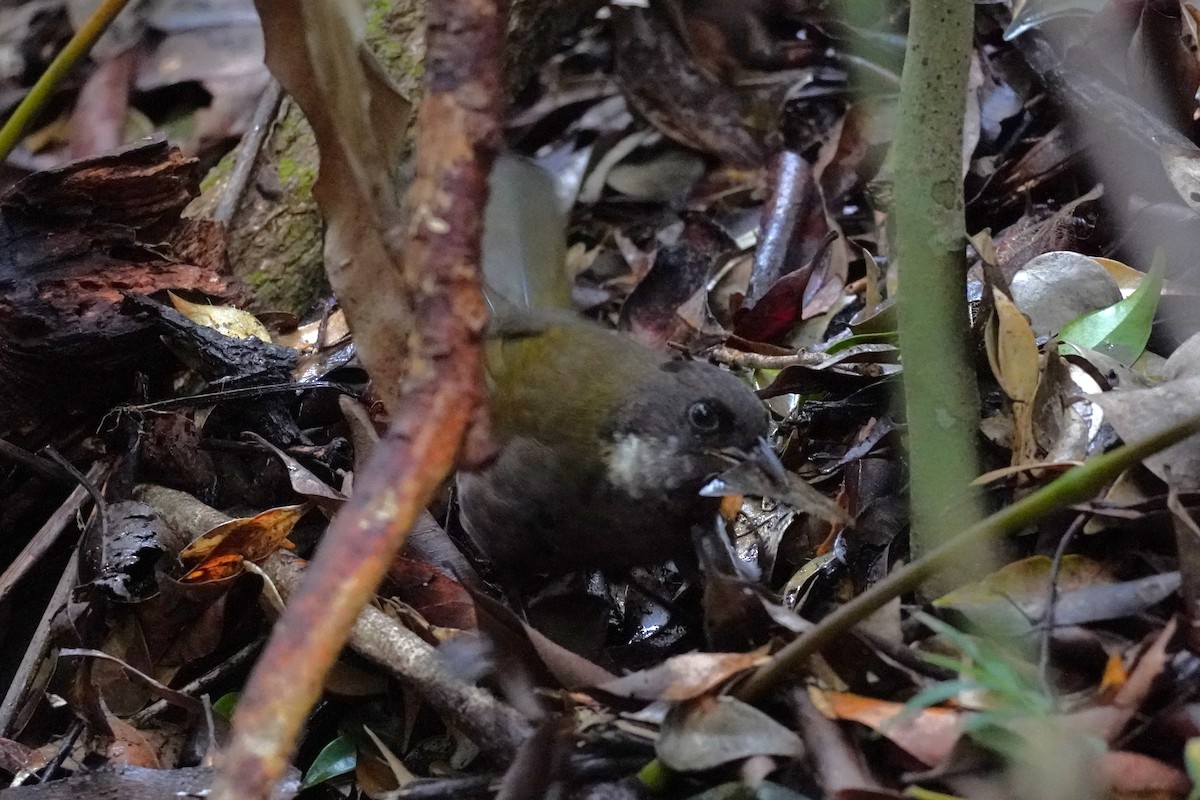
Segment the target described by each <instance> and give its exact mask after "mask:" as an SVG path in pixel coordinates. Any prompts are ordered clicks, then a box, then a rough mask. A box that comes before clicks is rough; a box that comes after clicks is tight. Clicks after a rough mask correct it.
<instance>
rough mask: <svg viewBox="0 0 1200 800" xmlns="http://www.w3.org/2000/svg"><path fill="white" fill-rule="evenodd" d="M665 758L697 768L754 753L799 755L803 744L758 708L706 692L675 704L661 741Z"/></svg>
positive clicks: (661, 755) (680, 765)
mask: <svg viewBox="0 0 1200 800" xmlns="http://www.w3.org/2000/svg"><path fill="white" fill-rule="evenodd" d="M656 749H657V751H658V757H659V758H660V759H661V760H662V762H663V763H664V764H666V765H667V766H668V767H670V768H671V769H674V770H679V771H681V772H699V771H702V770H706V769H712V768H714V767H719V766H721V765H722V764H728V763H729V762H731V761H740V760H742V759H744V758H750V757H752V756H764V755H765V756H783V757H789V758H799V757H800V756H801V755H803V754H804V745H803V743H802V742H801V741H800V737H799V736H797V735H796V734H795V733H794V732H792V731H790V730H788V729H787V728H785V727H783V726H782V725H780V724H779V723H778V722H776V721H775V720H774V719H772V718H771V717H769V716H767V715H766V714H764V713H763V712H761V711H759V710H758V709H757V708H755V707H754V706H751V705H747V704H746V703H743V702H740V701H738V700H735V699H733V698H732V697H724V696H723V697H706V698H702V699H700V700H694V701H690V702H686V703H681V704H680V705H678V706H676V707H675V708H673V709H672V710H671V711H670V713H668V714H667V718H666V721H665V722H664V723H663V727H662V732H661V733H660V735H659V738H658V744H657V748H656Z"/></svg>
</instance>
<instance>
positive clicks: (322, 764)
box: [300, 736, 358, 789]
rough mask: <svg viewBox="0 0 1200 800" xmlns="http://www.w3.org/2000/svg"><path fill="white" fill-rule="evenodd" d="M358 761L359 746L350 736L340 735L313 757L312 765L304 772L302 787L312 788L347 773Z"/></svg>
mask: <svg viewBox="0 0 1200 800" xmlns="http://www.w3.org/2000/svg"><path fill="white" fill-rule="evenodd" d="M357 763H358V748H357V747H356V746H355V745H354V740H353V739H351V738H350V737H349V736H339V737H337V738H336V739H334V740H333V741H332V742H330V743H329V744H327V745H325V746H324V747H322V748H321V752H320V753H318V754H317V757H316V758H315V759H313V763H312V766H311V767H309V768H308V772H306V773H304V781H303V782H302V783H301V784H300V788H301V789H311V788H312V787H313V786H316V785H317V784H320V783H324V782H325V781H327V780H330V779H332V778H336V777H338V776H339V775H345V774H346V773H348V772H351V771H353V770H354V767H355V765H356V764H357Z"/></svg>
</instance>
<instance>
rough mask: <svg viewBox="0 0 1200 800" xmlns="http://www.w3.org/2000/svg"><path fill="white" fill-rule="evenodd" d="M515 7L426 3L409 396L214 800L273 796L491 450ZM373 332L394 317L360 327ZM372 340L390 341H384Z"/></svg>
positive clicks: (391, 237)
mask: <svg viewBox="0 0 1200 800" xmlns="http://www.w3.org/2000/svg"><path fill="white" fill-rule="evenodd" d="M507 6H508V3H507V2H506V0H454V2H451V1H450V0H445V1H444V2H435V3H430V4H429V6H428V12H429V20H428V24H429V29H428V38H427V43H428V51H427V57H426V91H425V96H424V98H423V100H422V106H421V111H420V122H419V128H418V134H417V159H418V167H417V175H416V178H415V180H414V183H413V186H412V189H411V192H410V196H409V197H410V200H409V218H408V224H407V227H406V228H404V227H401V226H399V225H396V226H394V227H392V228H391V229H390V230H389V231H388V232H387V236H386V241H385V249H386V251H387V253H388V256H389V257H390V258H391V260H392V261H393V263H394V264H395V265H396V268H397V269H399V268H400V264H401V263H403V270H404V278H403V281H402V284H403V287H404V291H405V294H406V296H405V298H404V300H405V302H406V303H407V304H408V306H409V308H410V309H411V311H412V319H413V326H412V330H411V331H394V336H395V337H396V338H397V339H398V340H400V341H398V342H397V345H398V346H400V345H401V344H402V343H403V344H407V346H408V349H409V359H408V364H407V365H406V372H405V374H403V375H401V374H399V373H398V372H397V374H388V375H381V374H374V373H373V374H372V378H373V379H374V380H375V381H376V382H377V383H379V384H381V385H382V386H384V387H388V388H391V387H395V386H397V385H400V386H402V391H401V398H402V400H401V402H400V403H399V404H398V405H397V407H394V408H392V412H393V414H394V418H393V425H392V430H391V431H390V432H389V434H388V435H387V436H386V437H384V439H383V440H382V441H381V442H380V444H379V446H378V447H377V448H376V451H375V454H374V456H373V458H372V460H371V462H370V464H369V466H368V468H367V469H366V470H364V471H363V473H362V474H360V475H359V476H358V478H357V480H356V485H355V494H354V497H353V499H352V500H351V501H350V502H349V503H348V504H347V505H346V506H345V508H344V509H343V510H342V512H341V513H340V514H339V515H338V516H337V517H336V518H335V520H334V521H333V523H332V524H331V525H330V528H329V530H328V532H327V533H326V537H325V541H324V542H323V544H322V547H321V549H320V550H319V551H318V553H317V556H316V558H315V559H314V561H313V563H312V565H311V567H310V569H309V571H308V576H307V578H306V580H305V582H304V584H303V586H302V587H301V590H300V591H299V592H298V593H297V594H296V595H295V596H294V597H293V599H292V601H291V602H290V603H289V605H288V608H287V611H286V613H285V614H284V615H283V617H282V618H281V619H280V620H279V622H278V623H277V625H276V627H275V630H274V632H273V634H272V636H271V639H270V641H269V642H268V644H267V647H266V649H265V650H264V652H263V655H262V657H261V658H260V660H259V662H258V664H257V666H256V667H255V670H254V672H253V674H252V675H251V678H250V681H249V683H248V684H247V686H246V690H245V692H244V693H243V696H242V699H241V701H240V703H239V707H238V711H237V715H236V717H235V720H234V731H233V741H232V743H231V746H230V749H229V751H228V753H227V755H226V757H225V759H224V761H223V763H222V765H221V769H220V772H219V774H218V777H217V780H216V782H215V783H214V786H213V797H214V798H216V800H232V799H233V798H235V797H236V798H239V799H240V798H265V797H267V796H268V795H269V793H270V791H271V788H272V786H273V785H274V784H275V783H276V781H277V780H278V779H279V777H280V776H281V775H282V774H283V773H284V770H285V769H286V766H287V761H288V759H289V757H290V755H291V752H292V750H293V747H294V743H295V739H296V737H297V735H298V733H299V731H300V728H301V725H302V724H303V721H304V718H305V716H306V714H307V712H308V709H309V708H311V706H312V705H313V703H314V702H315V701H316V699H317V698H318V696H319V694H320V691H321V686H322V682H323V680H324V677H325V674H326V672H327V670H328V668H329V667H330V665H331V664H332V663H333V661H334V659H335V658H336V656H337V654H338V652H339V651H340V650H341V647H342V645H343V643H344V642H345V640H346V636H347V634H348V632H349V630H350V628H351V626H352V625H353V623H354V621H355V619H356V618H357V616H358V612H359V610H360V609H361V608H362V606H363V605H364V604H365V603H366V602H367V600H368V599H369V597H370V596H371V594H372V592H373V591H374V590H375V587H376V586H377V584H378V582H379V580H380V578H381V577H382V576H383V574H384V571H385V570H386V567H387V565H388V563H389V561H390V559H391V558H392V556H393V555H394V553H395V552H396V551H397V550H398V549H399V548H400V546H401V545H402V544H403V541H404V537H405V535H406V534H407V531H408V529H409V527H410V526H411V525H412V523H413V521H414V520H415V518H416V515H417V514H418V513H419V512H420V510H421V509H422V508H424V506H425V504H426V502H428V500H429V499H430V498H431V496H432V495H433V493H434V492H435V491H436V490H437V488H438V487H439V485H440V483H441V482H442V480H443V479H444V478H445V476H446V475H447V474H448V473H449V471H450V470H451V469H452V467H453V466H454V464H455V462H456V461H457V460H458V459H459V456H460V453H463V452H464V444H463V443H464V441H471V442H481V441H486V436H482V435H476V436H468V431H469V429H471V428H472V426H473V423H474V421H475V420H476V419H478V418H480V414H479V410H480V409H481V408H482V401H483V394H482V393H483V381H482V359H481V347H480V344H481V337H482V330H483V327H484V324H485V321H486V309H485V305H484V302H483V297H482V294H481V291H480V284H479V277H478V265H479V239H480V231H481V220H482V216H483V205H484V202H485V200H486V197H487V183H486V179H487V174H488V171H489V169H490V167H491V161H492V158H493V156H494V154H495V150H496V147H497V145H498V143H499V138H500V113H501V108H500V106H501V98H502V96H503V92H502V82H501V73H502V54H503V53H502V51H503V43H504V30H505V20H506V17H507ZM347 57H348V58H351V57H353V55H352V54H348V55H347ZM305 112H306V114H309V116H310V117H311V116H312V114H313V112H312V111H310V110H309V109H308V108H306V109H305ZM317 127H318V126H316V125H314V128H317ZM322 153H323V154H324V149H323V150H322ZM400 253H403V260H402V261H401V259H399V258H397V256H398V255H399V254H400ZM342 268H343V269H353V265H351V266H350V267H346V266H342ZM345 299H347V298H343V300H345ZM373 322H374V323H382V322H383V320H372V319H370V318H367V319H362V320H359V322H358V324H359V326H360V328H361V326H362V325H364V324H371V323H373ZM365 333H367V332H366V331H362V330H361V329H356V331H355V335H356V336H360V335H363V334H365ZM370 333H371V334H374V336H373V338H374V339H375V340H376V341H378V340H379V338H380V337H379V333H380V332H379V331H377V330H376V331H371V332H370ZM401 337H406V338H405V339H401ZM376 363H377V364H379V363H380V362H376ZM384 363H396V362H384ZM387 394H390V393H389V392H387V391H386V390H385V395H387ZM475 429H476V432H477V433H478V431H479V430H480V426H475ZM466 450H467V451H468V452H467V454H466V456H465V458H466V459H467V460H471V459H472V454H471V453H470V452H469V451H470V450H475V451H478V450H479V446H477V445H475V446H467V447H466ZM479 744H480V745H481V746H484V747H488V746H492V747H496V746H497V745H499V746H500V747H501V748H502V749H503V747H504V744H503V743H500V742H495V741H493V742H479ZM510 746H511V745H510Z"/></svg>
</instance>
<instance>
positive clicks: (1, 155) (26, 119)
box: [0, 0, 129, 161]
mask: <svg viewBox="0 0 1200 800" xmlns="http://www.w3.org/2000/svg"><path fill="white" fill-rule="evenodd" d="M128 4H129V0H103V2H101V3H100V6H99V7H98V8H97V9H96V10H95V11H94V12H92V16H90V17H88V20H87V22H85V23H84V24H83V25H82V27H80V28H79V30H77V31H75V35H74V36H72V37H71V41H69V42H67V46H66V47H64V48H63V49H62V51H61V52H60V53H59V54H58V55H57V56H55V57H54V60H53V61H51V62H50V66H48V67H46V71H45V72H43V73H42V77H40V78H38V80H37V83H35V84H34V85H33V88H32V89H30V90H29V94H27V95H25V99H24V100H22V101H21V102H20V104H19V105H18V106H17V107H16V109H15V110H14V111H13V113H12V115H11V116H9V118H8V120H7V121H5V123H4V126H3V127H0V161H3V160H5V159H6V158H8V156H9V154H10V153H11V152H12V151H13V148H14V147H16V146H17V142H19V141H21V137H22V136H24V135H25V131H26V129H27V128H28V127H29V123H30V122H31V121H32V120H33V118H34V117H36V116H37V114H38V112H40V111H41V110H42V108H43V107H45V105H46V102H47V101H48V100H49V99H50V96H51V95H52V94H54V90H55V89H57V88H58V85H59V84H60V83H62V81H63V78H65V77H67V75H68V74H70V72H71V70H72V69H73V68H74V67H75V64H76V63H78V61H79V60H80V59H81V58H83V57H84V56H86V55H87V54H88V52H89V51H91V49H92V45H94V44H95V43H96V40H97V39H99V38H100V36H101V34H103V33H104V32H105V31H106V30H108V26H109V25H110V24H112V21H113V20H114V19H115V18H116V16H117V14H119V13H121V9H123V8H125V6H126V5H128Z"/></svg>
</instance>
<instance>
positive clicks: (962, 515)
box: [891, 0, 982, 553]
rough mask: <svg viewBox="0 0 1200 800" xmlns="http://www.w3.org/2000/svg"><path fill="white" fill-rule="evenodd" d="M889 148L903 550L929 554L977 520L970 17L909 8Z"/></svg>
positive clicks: (922, 1)
mask: <svg viewBox="0 0 1200 800" xmlns="http://www.w3.org/2000/svg"><path fill="white" fill-rule="evenodd" d="M911 8H912V10H911V17H910V21H909V32H908V50H907V54H906V56H905V60H904V73H903V75H902V78H901V84H900V86H901V88H900V111H899V123H898V128H897V131H896V138H895V142H894V144H893V158H894V170H895V175H894V191H895V208H894V211H893V213H892V215H891V220H892V224H893V225H894V230H895V245H894V247H895V256H896V262H897V264H898V265H899V266H898V268H899V276H898V281H899V291H898V294H897V298H896V303H897V308H898V310H899V317H900V324H899V328H900V347H901V353H902V358H903V360H904V387H905V404H906V408H907V414H908V426H909V457H910V466H911V474H912V489H911V499H912V520H913V528H912V542H913V547H914V550H915V551H916V552H917V553H921V552H928V551H930V550H932V549H933V548H935V547H936V546H937V545H938V544H940V543H942V542H945V541H946V540H947V539H949V538H951V537H952V536H954V534H956V533H957V532H959V531H961V530H963V529H965V528H967V527H969V526H970V525H971V524H973V523H974V522H976V521H977V520H978V519H980V517H981V516H982V512H981V507H980V503H979V499H978V497H977V495H976V494H975V493H974V492H973V491H972V490H971V489H970V488H969V486H968V483H969V482H970V481H971V480H972V479H973V478H974V477H975V476H976V475H978V474H979V456H978V449H977V443H976V436H977V433H978V428H979V395H978V388H977V386H976V383H975V370H974V366H973V364H972V358H971V346H970V333H969V324H968V320H967V308H966V291H965V283H966V255H965V253H966V239H965V233H966V232H965V222H964V218H963V193H962V141H963V112H964V108H965V105H966V88H967V74H968V65H969V58H970V49H971V36H972V31H973V28H974V5H973V4H972V3H969V2H964V1H963V0H913V1H912V6H911Z"/></svg>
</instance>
